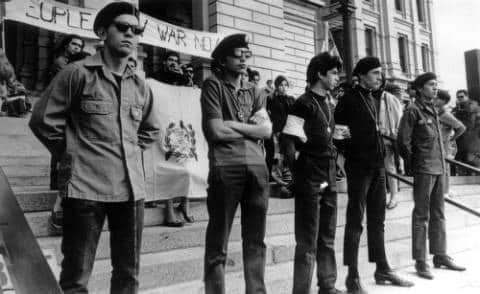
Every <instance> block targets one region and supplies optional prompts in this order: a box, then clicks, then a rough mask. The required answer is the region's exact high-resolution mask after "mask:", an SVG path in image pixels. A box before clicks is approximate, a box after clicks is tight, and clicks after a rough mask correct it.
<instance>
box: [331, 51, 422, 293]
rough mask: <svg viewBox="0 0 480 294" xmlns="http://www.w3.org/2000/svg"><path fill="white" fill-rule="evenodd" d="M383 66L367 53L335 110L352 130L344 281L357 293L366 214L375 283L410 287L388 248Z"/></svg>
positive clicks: (347, 165)
mask: <svg viewBox="0 0 480 294" xmlns="http://www.w3.org/2000/svg"><path fill="white" fill-rule="evenodd" d="M381 70H382V67H381V64H380V60H379V59H378V58H377V57H365V58H362V59H360V60H359V61H358V63H357V64H356V66H355V68H354V71H353V75H354V76H357V78H358V79H359V84H358V86H356V87H353V88H352V90H350V91H347V92H346V93H345V95H344V96H343V97H342V98H341V99H340V100H339V102H338V104H337V106H336V108H335V123H336V124H338V125H342V126H345V127H346V128H348V130H349V133H350V138H346V139H344V140H341V141H345V142H344V144H342V145H345V146H346V147H345V158H346V162H345V170H346V173H347V190H348V205H347V216H346V225H345V239H344V247H343V250H344V264H345V265H346V266H348V274H347V279H346V281H345V284H346V286H347V290H348V292H350V293H354V294H365V293H367V291H366V290H364V289H363V286H362V285H361V282H360V273H359V271H358V250H359V245H360V237H361V235H362V231H363V225H362V221H363V216H364V214H365V211H366V214H367V221H366V223H367V235H368V236H367V237H368V260H369V261H370V262H375V263H376V270H375V274H374V278H375V281H376V283H378V284H384V283H387V282H388V283H391V284H392V285H394V286H400V287H411V286H413V283H411V282H409V281H407V280H405V279H403V278H401V277H400V276H398V275H397V274H396V273H395V271H394V270H393V269H392V268H391V267H390V265H389V263H388V260H387V255H386V252H385V210H386V207H385V203H386V188H385V146H384V144H383V139H382V137H381V132H380V121H379V112H380V104H381V103H380V100H379V99H377V98H375V97H374V96H373V95H372V92H373V91H377V90H378V89H379V88H380V86H381V83H382V71H381Z"/></svg>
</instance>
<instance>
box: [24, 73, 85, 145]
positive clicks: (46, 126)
mask: <svg viewBox="0 0 480 294" xmlns="http://www.w3.org/2000/svg"><path fill="white" fill-rule="evenodd" d="M80 84H81V80H80V77H79V72H78V69H77V68H76V67H75V66H73V65H72V66H68V67H67V68H65V69H64V70H62V71H61V72H60V73H59V74H57V75H56V76H55V78H54V79H53V80H52V82H51V83H50V84H49V85H48V87H47V89H45V91H44V92H43V94H42V96H41V98H40V100H39V101H38V102H37V103H36V104H35V107H34V108H33V112H32V117H31V118H30V123H29V127H30V129H31V130H32V132H33V133H34V134H35V136H36V137H37V138H38V139H39V140H40V142H42V144H43V145H45V147H46V148H47V149H48V150H49V151H50V152H51V153H52V154H62V153H63V152H64V151H65V127H66V122H67V117H68V113H69V110H70V106H71V101H72V95H75V94H76V93H77V91H78V89H79V88H80Z"/></svg>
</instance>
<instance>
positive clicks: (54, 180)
mask: <svg viewBox="0 0 480 294" xmlns="http://www.w3.org/2000/svg"><path fill="white" fill-rule="evenodd" d="M58 157H59V156H56V155H53V154H52V158H51V159H50V190H57V189H58V168H57V165H58V161H59V160H60V159H59V158H58Z"/></svg>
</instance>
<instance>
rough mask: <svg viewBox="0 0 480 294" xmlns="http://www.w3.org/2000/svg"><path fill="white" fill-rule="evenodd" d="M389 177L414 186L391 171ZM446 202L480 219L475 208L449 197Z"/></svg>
mask: <svg viewBox="0 0 480 294" xmlns="http://www.w3.org/2000/svg"><path fill="white" fill-rule="evenodd" d="M387 175H388V176H391V177H392V178H395V179H397V180H399V181H400V182H403V183H405V184H407V185H410V186H413V182H412V181H410V180H409V179H406V178H405V177H402V176H400V175H397V174H394V173H391V172H389V171H387ZM445 202H447V203H449V204H451V205H453V206H455V207H457V208H460V209H462V210H465V211H466V212H469V213H471V214H473V215H475V216H478V217H480V211H478V210H475V209H473V208H470V207H468V206H466V205H465V204H462V203H461V202H458V201H456V200H453V199H452V198H448V197H445Z"/></svg>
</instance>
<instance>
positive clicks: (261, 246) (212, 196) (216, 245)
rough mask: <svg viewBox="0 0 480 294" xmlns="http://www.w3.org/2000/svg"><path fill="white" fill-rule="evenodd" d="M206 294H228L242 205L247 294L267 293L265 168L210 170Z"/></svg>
mask: <svg viewBox="0 0 480 294" xmlns="http://www.w3.org/2000/svg"><path fill="white" fill-rule="evenodd" d="M207 195H208V196H207V209H208V216H209V220H208V226H207V235H206V242H205V243H206V244H205V277H204V279H205V293H207V294H218V293H221V294H224V293H225V261H226V259H227V245H228V237H229V235H230V231H231V228H232V222H233V219H234V217H235V211H236V210H237V206H238V205H239V204H240V208H241V224H242V245H243V271H244V275H245V284H246V291H245V292H246V293H247V294H253V293H266V290H265V282H264V272H265V255H266V245H265V243H264V237H265V225H266V215H267V208H268V174H267V168H266V167H265V166H264V165H258V166H257V165H238V166H220V167H211V168H210V172H209V175H208V190H207Z"/></svg>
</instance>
